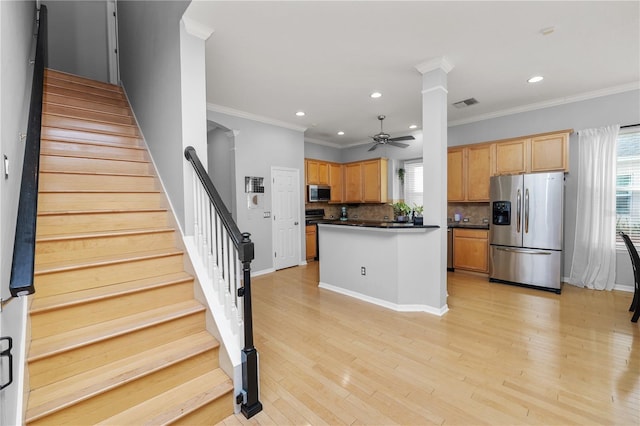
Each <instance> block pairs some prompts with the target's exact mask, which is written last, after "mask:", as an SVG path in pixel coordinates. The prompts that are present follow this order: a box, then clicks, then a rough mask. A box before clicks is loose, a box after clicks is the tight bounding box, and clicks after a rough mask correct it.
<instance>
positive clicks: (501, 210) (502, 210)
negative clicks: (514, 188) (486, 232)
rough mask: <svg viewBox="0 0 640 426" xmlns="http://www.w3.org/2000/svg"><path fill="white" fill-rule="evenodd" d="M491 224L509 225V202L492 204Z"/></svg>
mask: <svg viewBox="0 0 640 426" xmlns="http://www.w3.org/2000/svg"><path fill="white" fill-rule="evenodd" d="M493 224H494V225H511V201H494V202H493Z"/></svg>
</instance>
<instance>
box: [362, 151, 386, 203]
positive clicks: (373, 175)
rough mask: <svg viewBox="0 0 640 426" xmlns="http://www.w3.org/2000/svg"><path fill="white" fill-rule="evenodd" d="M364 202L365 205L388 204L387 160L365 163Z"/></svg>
mask: <svg viewBox="0 0 640 426" xmlns="http://www.w3.org/2000/svg"><path fill="white" fill-rule="evenodd" d="M361 164H362V201H363V202H365V203H386V202H387V167H388V165H387V159H386V158H378V159H376V160H368V161H363V162H362V163H361Z"/></svg>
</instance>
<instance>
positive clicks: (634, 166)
mask: <svg viewBox="0 0 640 426" xmlns="http://www.w3.org/2000/svg"><path fill="white" fill-rule="evenodd" d="M616 153H617V163H616V231H617V232H619V231H623V232H624V233H625V234H628V235H629V237H630V238H631V240H632V241H633V242H634V243H636V244H639V243H640V126H636V127H632V128H628V129H621V130H620V133H619V134H618V139H617V146H616ZM617 239H618V242H619V243H621V244H622V243H623V241H622V238H620V236H619V235H618V236H617Z"/></svg>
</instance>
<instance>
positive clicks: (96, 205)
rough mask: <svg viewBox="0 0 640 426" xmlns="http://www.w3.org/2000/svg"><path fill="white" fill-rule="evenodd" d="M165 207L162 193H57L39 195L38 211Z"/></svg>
mask: <svg viewBox="0 0 640 426" xmlns="http://www.w3.org/2000/svg"><path fill="white" fill-rule="evenodd" d="M162 207H163V199H162V196H161V194H160V193H139V194H136V193H122V194H118V193H103V194H100V193H86V194H82V193H68V194H65V193H62V194H61V193H57V192H51V193H50V192H45V193H41V194H40V195H39V196H38V211H40V212H65V211H85V210H88V209H93V210H127V209H130V210H131V209H157V208H162Z"/></svg>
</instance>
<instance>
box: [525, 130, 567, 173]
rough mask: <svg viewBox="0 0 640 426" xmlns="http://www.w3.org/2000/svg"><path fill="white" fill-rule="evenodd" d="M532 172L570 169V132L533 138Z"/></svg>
mask: <svg viewBox="0 0 640 426" xmlns="http://www.w3.org/2000/svg"><path fill="white" fill-rule="evenodd" d="M530 144H531V169H530V171H531V172H549V171H557V170H564V171H565V172H566V171H569V158H568V154H569V134H568V133H560V134H554V135H546V136H538V137H534V138H531V142H530Z"/></svg>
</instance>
